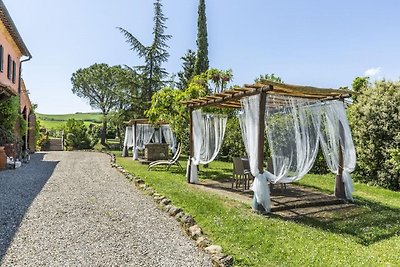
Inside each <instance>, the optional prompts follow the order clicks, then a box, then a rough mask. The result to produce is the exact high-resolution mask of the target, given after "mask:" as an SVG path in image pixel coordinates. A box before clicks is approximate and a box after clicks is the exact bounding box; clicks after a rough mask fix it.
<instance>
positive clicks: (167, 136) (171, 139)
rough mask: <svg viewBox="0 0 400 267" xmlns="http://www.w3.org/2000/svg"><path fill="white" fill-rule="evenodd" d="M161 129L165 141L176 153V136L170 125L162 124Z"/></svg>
mask: <svg viewBox="0 0 400 267" xmlns="http://www.w3.org/2000/svg"><path fill="white" fill-rule="evenodd" d="M161 131H162V134H163V136H164V140H165V142H166V143H167V144H168V145H169V148H170V149H171V150H172V154H173V155H175V152H176V138H175V135H174V133H173V132H172V130H171V127H170V126H169V125H161Z"/></svg>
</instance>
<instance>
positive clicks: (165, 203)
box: [161, 198, 171, 206]
mask: <svg viewBox="0 0 400 267" xmlns="http://www.w3.org/2000/svg"><path fill="white" fill-rule="evenodd" d="M169 203H171V200H169V199H168V198H164V199H163V200H161V205H164V206H166V205H168V204H169Z"/></svg>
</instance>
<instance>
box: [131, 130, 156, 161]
mask: <svg viewBox="0 0 400 267" xmlns="http://www.w3.org/2000/svg"><path fill="white" fill-rule="evenodd" d="M133 128H135V127H133ZM153 134H154V127H153V126H151V125H150V124H137V125H136V136H135V130H134V129H133V140H135V139H136V146H135V147H134V148H133V159H134V160H137V159H138V158H139V150H143V149H144V147H145V145H147V144H149V143H150V141H151V138H152V137H153Z"/></svg>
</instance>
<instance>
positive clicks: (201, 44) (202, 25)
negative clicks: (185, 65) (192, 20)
mask: <svg viewBox="0 0 400 267" xmlns="http://www.w3.org/2000/svg"><path fill="white" fill-rule="evenodd" d="M196 43H197V57H196V62H195V65H194V74H195V75H200V74H201V73H203V72H205V71H207V70H208V67H209V61H208V38H207V17H206V3H205V0H200V2H199V9H198V19H197V41H196Z"/></svg>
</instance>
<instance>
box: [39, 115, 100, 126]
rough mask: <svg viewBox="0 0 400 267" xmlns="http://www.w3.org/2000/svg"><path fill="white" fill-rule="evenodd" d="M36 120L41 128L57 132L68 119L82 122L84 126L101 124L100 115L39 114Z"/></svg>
mask: <svg viewBox="0 0 400 267" xmlns="http://www.w3.org/2000/svg"><path fill="white" fill-rule="evenodd" d="M37 116H38V119H39V120H40V124H41V126H43V127H45V128H46V129H48V130H59V129H61V128H62V127H63V126H64V124H65V123H66V122H67V120H68V119H75V120H82V121H84V122H85V124H91V123H95V124H97V123H101V121H102V115H101V113H97V112H96V113H75V114H60V115H51V114H40V113H37Z"/></svg>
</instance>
